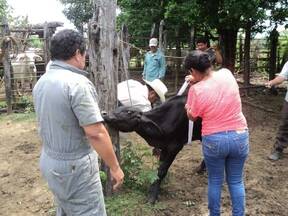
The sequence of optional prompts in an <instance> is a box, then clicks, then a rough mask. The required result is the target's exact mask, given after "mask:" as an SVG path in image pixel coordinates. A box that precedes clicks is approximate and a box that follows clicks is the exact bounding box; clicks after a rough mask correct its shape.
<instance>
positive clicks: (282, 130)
mask: <svg viewBox="0 0 288 216" xmlns="http://www.w3.org/2000/svg"><path fill="white" fill-rule="evenodd" d="M287 146H288V102H287V101H285V102H284V105H283V108H282V117H281V123H280V126H279V128H278V132H277V136H276V142H275V144H274V149H275V150H277V151H280V152H282V151H283V149H284V148H287Z"/></svg>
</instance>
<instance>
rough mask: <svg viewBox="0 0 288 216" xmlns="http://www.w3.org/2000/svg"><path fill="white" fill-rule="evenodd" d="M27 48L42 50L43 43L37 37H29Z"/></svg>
mask: <svg viewBox="0 0 288 216" xmlns="http://www.w3.org/2000/svg"><path fill="white" fill-rule="evenodd" d="M28 44H29V47H33V48H43V41H42V40H40V39H39V37H38V36H37V35H31V36H30V37H29V41H28Z"/></svg>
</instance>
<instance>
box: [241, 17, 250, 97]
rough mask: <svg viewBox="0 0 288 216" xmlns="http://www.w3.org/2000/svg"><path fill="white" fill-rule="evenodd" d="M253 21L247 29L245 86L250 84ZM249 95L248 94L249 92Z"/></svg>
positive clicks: (248, 23) (248, 24) (247, 25)
mask: <svg viewBox="0 0 288 216" xmlns="http://www.w3.org/2000/svg"><path fill="white" fill-rule="evenodd" d="M251 27H252V25H251V21H248V22H247V24H246V29H245V42H244V74H243V80H244V86H248V85H249V84H250V40H251ZM247 93H248V92H247Z"/></svg>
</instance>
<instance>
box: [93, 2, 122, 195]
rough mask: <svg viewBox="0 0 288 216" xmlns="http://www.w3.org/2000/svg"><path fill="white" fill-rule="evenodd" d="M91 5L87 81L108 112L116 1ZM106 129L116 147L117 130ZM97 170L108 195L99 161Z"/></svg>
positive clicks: (112, 97) (113, 86) (114, 77)
mask: <svg viewBox="0 0 288 216" xmlns="http://www.w3.org/2000/svg"><path fill="white" fill-rule="evenodd" d="M93 6H94V13H93V18H92V19H91V20H90V22H89V26H88V37H89V52H90V53H89V65H90V71H91V81H92V82H93V83H94V84H95V87H96V90H97V93H98V96H99V101H98V102H99V106H100V109H101V110H105V111H107V112H108V114H109V113H111V112H112V111H113V110H114V109H115V108H116V104H117V103H116V102H117V92H116V90H117V83H118V71H117V70H118V67H117V65H118V62H117V61H116V60H115V58H116V59H117V55H118V52H117V48H116V44H115V34H116V31H115V20H116V0H110V1H107V0H93ZM116 62H117V63H116ZM107 128H108V131H109V134H110V136H111V139H112V143H113V145H114V146H117V145H118V143H119V133H118V131H116V130H114V129H112V128H110V127H109V126H107ZM116 149H117V147H116ZM118 149H119V148H118ZM116 155H117V156H118V157H119V156H120V152H119V150H118V151H116ZM101 169H102V170H103V171H105V172H106V174H107V177H108V178H107V181H106V184H105V185H103V187H104V193H105V195H107V196H109V195H111V194H112V183H111V177H110V171H109V168H108V167H107V166H106V165H105V164H104V163H102V165H101Z"/></svg>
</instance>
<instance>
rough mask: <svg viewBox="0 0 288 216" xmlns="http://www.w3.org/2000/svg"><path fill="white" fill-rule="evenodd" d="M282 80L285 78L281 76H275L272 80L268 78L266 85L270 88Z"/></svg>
mask: <svg viewBox="0 0 288 216" xmlns="http://www.w3.org/2000/svg"><path fill="white" fill-rule="evenodd" d="M284 81H285V78H284V77H283V76H277V77H275V78H274V79H273V80H270V81H269V82H267V83H266V87H267V88H271V87H272V86H275V85H279V84H281V83H282V82H284Z"/></svg>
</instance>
